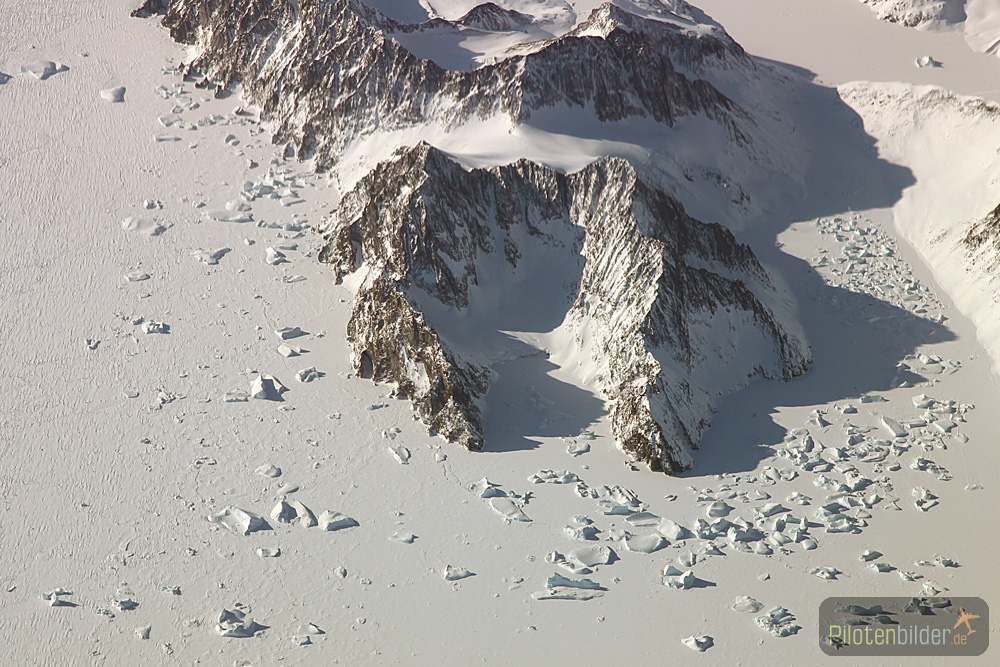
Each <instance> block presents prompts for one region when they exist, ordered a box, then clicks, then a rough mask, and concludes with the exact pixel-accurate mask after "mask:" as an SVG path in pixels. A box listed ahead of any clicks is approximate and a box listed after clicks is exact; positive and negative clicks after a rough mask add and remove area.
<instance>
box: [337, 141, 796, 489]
mask: <svg viewBox="0 0 1000 667" xmlns="http://www.w3.org/2000/svg"><path fill="white" fill-rule="evenodd" d="M320 259H321V261H324V262H328V263H330V264H331V265H332V267H333V269H334V272H335V274H336V276H337V278H338V279H341V278H343V277H345V276H347V275H352V274H355V273H356V272H358V273H359V274H360V276H362V278H361V280H360V285H359V287H358V291H357V298H356V300H355V303H354V309H353V312H352V315H351V320H350V323H349V325H348V337H349V340H350V344H351V347H352V351H353V363H354V366H355V368H356V369H357V370H358V372H359V373H361V372H363V373H366V374H367V373H371V374H372V376H373V377H374V378H375V379H377V380H384V381H391V382H395V383H398V385H399V387H400V389H401V391H402V392H404V393H405V394H406V395H407V396H409V398H410V399H411V400H412V401H413V402H414V404H415V405H416V406H417V408H418V412H419V414H420V415H421V417H422V418H423V419H424V421H425V422H426V423H428V424H430V425H432V426H433V427H434V428H436V429H437V430H438V432H440V433H442V434H443V435H446V436H447V437H449V438H451V439H453V440H457V441H459V442H462V443H463V444H465V445H466V446H469V447H472V448H480V447H481V446H482V444H483V440H482V423H481V413H482V409H483V401H484V398H485V397H486V394H487V390H488V387H489V378H490V364H491V363H493V362H494V361H497V359H498V357H499V359H500V360H501V361H502V360H503V355H502V354H501V355H498V356H494V357H492V358H491V356H490V354H489V353H483V352H482V351H481V350H479V349H476V341H474V340H471V339H470V338H477V339H481V340H486V341H489V337H490V335H491V334H492V335H494V336H497V334H498V332H501V331H512V330H519V329H520V330H524V329H527V330H532V331H537V330H539V329H548V326H546V325H542V326H540V327H539V326H535V327H532V325H533V324H541V323H537V322H526V321H525V318H524V316H523V314H522V313H521V312H514V311H505V309H504V308H503V307H502V304H503V303H505V301H504V299H505V298H507V299H510V300H511V301H513V302H515V303H518V304H520V306H521V309H522V310H527V311H532V310H538V309H536V308H534V306H533V304H532V303H531V301H532V298H533V296H534V295H533V294H531V292H537V291H538V290H544V287H543V286H542V284H543V282H544V277H545V276H546V271H547V268H548V267H555V268H554V275H553V276H552V277H553V279H556V278H560V279H563V280H567V283H566V285H565V288H566V291H565V293H562V294H560V293H558V292H554V293H553V294H554V297H553V298H550V299H549V300H548V301H547V302H546V305H547V310H548V311H549V317H548V318H546V319H547V322H548V325H549V326H551V324H552V323H555V324H557V327H556V328H557V329H559V331H560V332H561V337H560V340H562V341H575V345H576V346H577V347H578V349H577V350H576V351H574V354H576V355H577V356H582V357H585V358H587V359H588V360H589V366H590V368H591V369H592V373H591V374H592V379H591V382H592V384H593V385H594V386H595V388H596V389H597V390H598V391H600V393H601V394H602V395H603V396H604V397H605V398H606V399H608V400H609V402H610V403H611V406H612V407H611V419H612V429H613V434H614V437H615V439H616V442H617V443H618V445H619V446H620V447H621V448H622V449H623V450H625V451H626V452H628V453H629V454H631V455H632V456H634V457H636V458H638V459H640V460H643V461H645V462H647V463H648V464H649V465H650V466H651V468H653V469H655V470H665V471H669V472H673V471H679V470H683V469H686V468H688V467H690V466H691V465H692V463H693V458H692V451H693V450H694V449H695V448H696V447H697V445H698V442H699V440H700V436H701V432H702V430H703V429H704V428H705V427H706V426H707V425H708V423H709V420H710V416H711V413H712V411H713V409H714V403H715V400H716V399H717V397H718V396H719V395H721V394H724V393H727V392H729V391H732V390H733V389H735V388H737V387H739V386H741V385H743V384H746V382H748V381H749V378H750V377H753V376H756V375H764V376H766V377H774V378H783V379H788V378H791V377H792V376H795V375H798V374H800V373H801V372H803V371H804V370H805V368H806V366H807V364H808V361H809V352H808V349H807V347H806V346H805V344H804V343H803V342H802V341H799V340H797V339H795V338H794V337H793V336H791V335H789V334H788V332H787V331H785V329H784V328H783V326H782V325H781V324H780V323H779V322H778V321H777V320H776V318H775V316H774V314H773V313H772V312H771V311H770V310H769V309H768V308H767V307H766V306H765V305H764V304H763V302H762V300H761V299H759V298H758V296H757V294H758V293H761V292H764V291H769V290H771V289H772V288H771V285H770V281H769V279H768V277H767V275H766V273H765V272H764V270H763V269H762V268H761V266H760V264H759V263H758V262H757V260H756V259H755V258H754V256H753V253H752V252H751V251H750V249H749V248H747V247H746V246H743V245H740V244H739V243H737V242H736V240H735V239H734V238H733V236H732V234H731V233H730V232H729V231H727V230H726V229H725V228H723V227H721V226H719V225H712V224H704V223H701V222H699V221H697V220H694V219H692V218H690V217H689V216H687V215H686V214H685V213H684V211H683V209H682V208H681V206H680V204H678V203H677V201H676V200H674V199H672V198H671V197H670V196H668V195H667V194H665V193H664V192H662V191H660V190H658V189H656V188H655V187H652V186H650V185H648V184H647V183H645V182H643V180H642V179H641V178H640V177H639V176H638V174H637V173H636V172H635V170H634V169H633V168H632V167H630V166H629V165H628V163H627V162H625V161H622V160H618V159H605V160H602V161H600V162H597V163H595V164H593V165H591V166H589V167H587V168H586V169H583V170H582V171H580V172H577V173H575V174H572V175H569V176H566V175H562V174H559V173H557V172H554V171H552V170H550V169H547V168H544V167H540V166H538V165H536V164H533V163H531V162H528V161H526V160H522V161H519V162H517V163H515V164H512V165H508V166H503V167H497V168H494V169H489V170H481V169H474V170H472V171H466V170H465V169H463V168H462V167H461V166H459V165H458V164H457V163H455V162H452V161H451V160H450V159H448V157H447V156H445V155H444V154H443V153H441V152H440V151H437V150H436V149H433V148H431V147H429V146H427V145H422V146H418V147H416V148H413V149H410V150H406V151H403V152H401V153H400V154H399V155H397V156H396V157H395V158H394V159H392V160H390V161H387V162H384V163H382V164H380V165H379V166H378V167H377V168H376V169H374V170H373V171H372V172H371V173H370V174H368V175H367V176H366V177H365V178H363V179H362V180H361V181H360V182H359V183H358V185H357V186H356V187H355V189H354V190H353V191H351V192H350V193H348V194H347V195H346V196H345V197H344V200H343V201H342V203H341V206H340V209H339V210H338V211H337V212H336V213H335V214H334V216H333V218H332V219H331V220H330V221H329V222H328V231H327V243H326V245H325V247H324V248H323V250H322V252H321V254H320ZM485 267H489V268H485ZM497 267H499V268H497ZM566 267H576V270H575V271H571V270H570V271H568V270H566ZM487 273H488V274H489V282H487V280H486V278H487V276H486V274H487ZM498 277H501V278H502V279H498ZM539 278H542V279H543V280H538V279H539ZM519 286H521V287H519ZM519 289H520V290H523V293H521V292H518V291H517V290H519ZM512 290H513V291H514V292H513V293H512V292H511V291H512ZM500 293H504V294H500ZM480 303H481V304H488V306H487V307H481V306H480ZM496 304H501V307H499V308H497V307H496ZM559 309H561V311H560V312H558V313H557V316H556V317H552V315H553V313H552V312H551V311H553V310H559ZM487 312H488V313H490V314H489V315H488V316H483V315H482V314H483V313H487ZM470 321H471V322H472V323H473V324H474V326H471V327H469V328H467V329H463V327H462V326H458V325H457V324H456V323H457V322H465V323H466V324H468V323H469V322H470ZM542 333H551V332H547V331H543V332H542ZM719 373H721V374H722V376H725V377H726V378H739V379H737V380H735V381H730V380H723V379H721V378H720V375H719Z"/></svg>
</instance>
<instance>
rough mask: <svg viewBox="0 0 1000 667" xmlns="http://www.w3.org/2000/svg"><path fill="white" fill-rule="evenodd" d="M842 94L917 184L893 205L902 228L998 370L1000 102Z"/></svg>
mask: <svg viewBox="0 0 1000 667" xmlns="http://www.w3.org/2000/svg"><path fill="white" fill-rule="evenodd" d="M840 94H841V97H842V98H843V99H844V101H846V102H847V103H848V104H850V105H851V106H852V107H853V108H854V109H855V110H856V111H857V112H858V113H859V114H860V115H861V117H862V118H863V119H864V124H865V131H866V132H868V133H869V134H871V135H872V136H873V137H875V138H876V139H877V140H878V147H879V151H880V153H881V154H882V155H883V156H885V157H886V158H887V159H890V160H892V161H893V162H896V163H898V164H902V165H905V166H906V167H907V168H909V169H910V170H911V171H912V172H913V175H914V177H915V179H916V183H915V184H914V185H913V186H912V187H910V188H908V189H907V190H906V191H905V192H904V193H903V196H902V198H901V199H900V201H899V202H898V203H896V205H895V206H894V207H893V215H894V217H895V220H896V225H897V228H898V229H899V230H900V232H901V233H902V234H903V235H904V236H906V238H907V239H908V240H909V241H910V242H911V243H912V244H913V245H914V246H915V247H916V249H917V250H918V251H919V252H920V253H921V255H923V257H924V259H925V260H926V261H927V263H928V264H929V265H930V266H931V267H932V268H933V269H934V272H935V276H936V278H937V280H938V281H939V282H940V283H941V285H942V286H943V287H944V288H945V289H946V290H947V291H948V293H949V294H950V295H951V297H952V298H953V299H954V300H955V303H956V305H957V306H958V307H959V308H960V309H961V310H962V311H963V312H964V313H966V314H967V315H968V316H969V317H970V319H972V321H973V322H975V324H976V329H977V332H978V335H979V337H980V340H981V341H982V342H983V345H984V346H985V347H986V349H987V350H988V351H989V352H990V354H991V356H992V357H993V360H994V364H995V365H996V366H997V367H1000V316H998V304H1000V282H998V278H997V274H996V271H995V268H996V266H997V262H998V260H1000V254H998V247H997V244H996V240H997V228H996V224H995V216H994V212H995V208H996V206H997V203H1000V179H998V174H1000V155H998V154H997V150H996V147H997V146H998V145H1000V105H998V104H997V103H994V102H987V101H985V100H982V99H978V98H973V97H965V96H961V95H955V94H954V93H950V92H948V91H945V90H942V89H940V88H935V87H930V86H911V85H906V84H870V83H855V84H848V85H844V86H841V88H840Z"/></svg>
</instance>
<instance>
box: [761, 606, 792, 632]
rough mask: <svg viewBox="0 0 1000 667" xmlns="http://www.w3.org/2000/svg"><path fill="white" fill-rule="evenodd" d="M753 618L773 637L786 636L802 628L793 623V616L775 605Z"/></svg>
mask: <svg viewBox="0 0 1000 667" xmlns="http://www.w3.org/2000/svg"><path fill="white" fill-rule="evenodd" d="M754 620H755V621H756V622H757V625H759V626H760V627H761V628H762V629H764V630H766V631H767V632H770V633H771V634H772V635H774V636H775V637H788V636H790V635H794V634H796V633H797V632H798V631H799V630H801V629H802V628H801V627H799V626H798V625H797V624H796V623H795V616H793V615H792V614H791V612H789V611H788V610H787V609H785V608H784V607H775V608H774V609H772V610H771V611H769V612H767V613H766V614H763V615H762V616H758V617H757V618H756V619H754Z"/></svg>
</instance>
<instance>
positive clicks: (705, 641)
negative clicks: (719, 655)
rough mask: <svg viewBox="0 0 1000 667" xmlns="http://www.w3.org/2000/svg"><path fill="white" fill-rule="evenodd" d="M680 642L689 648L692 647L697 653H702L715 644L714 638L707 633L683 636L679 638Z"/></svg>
mask: <svg viewBox="0 0 1000 667" xmlns="http://www.w3.org/2000/svg"><path fill="white" fill-rule="evenodd" d="M681 643H682V644H684V645H685V646H687V647H688V648H690V649H694V650H695V651H698V652H699V653H704V652H705V651H707V650H708V649H710V648H712V647H713V646H715V640H714V639H713V638H712V637H710V636H708V635H694V636H691V637H685V638H684V639H682V640H681Z"/></svg>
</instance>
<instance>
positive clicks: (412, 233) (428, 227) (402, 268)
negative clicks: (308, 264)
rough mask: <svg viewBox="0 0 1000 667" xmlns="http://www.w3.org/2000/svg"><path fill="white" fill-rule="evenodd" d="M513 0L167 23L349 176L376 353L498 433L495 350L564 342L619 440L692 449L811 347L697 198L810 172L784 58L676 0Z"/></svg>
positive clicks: (353, 332) (658, 465) (461, 433)
mask: <svg viewBox="0 0 1000 667" xmlns="http://www.w3.org/2000/svg"><path fill="white" fill-rule="evenodd" d="M502 5H503V6H501V5H500V4H494V3H487V4H482V5H478V6H473V7H466V6H463V5H462V3H455V4H454V5H453V6H450V7H448V8H447V9H448V11H441V10H442V9H443V8H442V7H438V6H437V5H436V4H435V8H436V9H435V12H434V15H432V14H430V13H428V15H427V18H426V20H420V21H416V20H413V19H415V18H420V16H419V14H420V13H419V12H418V11H416V10H415V9H413V8H412V7H411V8H410V10H412V11H400V10H399V8H398V7H396V8H393V7H390V6H388V5H384V3H383V4H380V5H379V6H380V7H382V8H384V9H386V11H387V12H392V13H394V14H395V15H396V17H399V18H395V17H390V16H387V15H386V14H385V13H383V12H381V11H379V10H378V9H374V8H372V7H369V6H368V5H366V4H363V3H362V2H360V1H359V0H329V1H325V2H309V3H298V2H274V3H258V2H249V1H247V0H227V1H223V2H219V3H215V4H213V5H210V6H205V5H202V4H200V3H197V2H192V1H190V0H176V1H174V2H170V3H169V4H168V6H167V7H166V11H165V16H164V18H163V23H164V25H166V26H167V27H169V29H170V31H171V35H172V36H173V37H174V38H175V39H177V40H178V41H181V42H184V43H187V44H191V45H192V46H193V47H194V50H193V54H192V55H193V57H192V59H191V61H190V62H189V63H188V65H187V72H188V73H189V74H192V75H195V76H202V75H204V76H206V77H207V80H210V81H211V84H212V85H219V86H223V87H226V86H229V85H230V84H231V83H234V82H240V83H241V84H242V86H243V94H244V96H245V97H246V98H247V99H248V100H250V101H251V102H253V103H255V104H256V105H258V106H259V107H260V109H261V118H262V120H263V121H264V122H265V123H267V124H269V126H270V127H271V128H273V130H274V132H275V141H276V142H279V143H283V142H290V143H292V144H294V147H295V151H296V154H297V155H298V156H299V157H300V158H306V159H307V158H313V159H314V164H315V166H316V167H317V168H318V169H321V170H328V171H329V172H330V173H331V174H332V177H333V179H334V180H335V181H336V182H337V183H338V184H339V185H340V186H341V188H342V189H343V192H344V193H345V194H344V200H343V203H342V205H341V207H340V209H339V210H338V211H337V212H336V213H335V214H334V215H333V217H332V218H331V219H330V220H329V221H328V222H327V223H326V228H327V231H328V234H329V239H330V240H329V243H328V245H327V246H326V248H325V249H324V252H323V253H322V258H323V259H324V260H326V261H329V262H331V263H333V264H334V265H335V267H336V271H337V274H338V276H339V277H344V276H347V275H349V274H356V278H354V279H353V280H354V282H353V283H351V284H353V285H356V287H357V298H356V302H355V307H354V313H353V317H352V319H351V323H350V325H349V331H348V335H349V338H350V340H351V343H352V346H353V356H354V365H355V367H356V369H357V370H359V371H363V374H370V375H371V376H372V377H374V378H376V379H379V380H390V381H392V382H396V383H399V385H400V390H401V391H402V392H403V393H405V394H406V395H408V396H409V397H410V398H411V399H412V400H413V401H414V403H415V405H416V406H417V407H418V408H419V412H420V414H421V416H422V418H423V419H424V420H425V421H426V422H427V423H428V424H430V425H431V426H433V427H434V428H435V429H436V430H437V432H439V433H441V434H443V435H445V436H446V437H448V438H450V439H454V440H457V441H459V442H461V443H463V444H465V445H466V446H468V447H470V448H476V449H478V448H480V447H482V446H483V437H482V411H483V410H484V409H487V408H488V401H487V402H485V403H484V399H485V397H486V394H487V392H488V388H489V379H490V376H491V372H492V371H491V368H492V367H493V366H495V365H496V364H498V363H502V362H503V361H505V360H509V359H511V358H517V357H519V356H526V355H532V354H538V353H539V352H540V351H545V352H547V353H548V354H550V355H551V358H552V360H553V361H554V362H555V363H557V364H558V365H559V366H561V367H563V368H566V369H568V370H569V371H570V372H571V373H572V374H573V376H574V377H576V378H577V379H578V380H579V381H580V382H581V383H583V384H584V385H585V386H587V387H588V388H589V389H590V390H592V391H593V392H595V393H599V394H600V395H602V396H603V397H604V398H606V399H608V400H610V401H611V402H612V406H613V407H612V408H611V409H612V422H613V427H614V432H615V433H614V434H615V438H616V442H617V444H618V446H619V447H620V448H622V449H624V450H625V451H627V452H628V453H630V454H631V455H633V456H635V457H637V458H639V459H641V460H643V461H645V462H647V463H649V464H650V466H651V467H653V468H654V469H657V470H666V471H677V470H682V469H686V468H689V467H690V466H691V465H692V464H693V457H692V454H691V452H692V450H693V449H694V448H696V447H697V445H698V442H699V441H700V437H701V433H702V431H703V430H704V428H705V427H706V426H707V425H708V423H709V422H710V415H711V413H712V411H713V410H714V406H715V403H716V401H717V399H718V397H720V396H722V395H725V394H727V393H729V392H730V391H732V390H734V389H736V388H738V387H741V386H743V385H745V384H746V382H747V381H748V378H751V377H754V376H756V375H764V376H766V377H777V378H784V379H788V378H790V377H792V376H794V375H797V374H799V373H801V372H803V371H804V370H805V368H806V366H807V365H808V362H809V358H810V354H809V351H808V346H807V345H806V343H805V341H804V337H803V336H802V335H801V333H793V332H799V331H800V327H799V326H798V324H797V323H795V322H794V320H793V319H792V318H791V317H790V315H789V312H788V310H789V309H788V308H785V307H780V308H778V309H777V310H774V309H773V308H772V306H773V305H774V304H777V303H779V302H781V299H780V298H779V297H778V295H777V293H776V291H775V290H774V288H773V286H772V284H771V281H770V279H769V278H768V276H767V275H766V273H765V272H764V270H763V269H762V268H761V266H760V265H759V263H758V262H757V260H756V259H755V258H754V256H753V254H752V252H751V251H750V250H749V248H747V247H745V246H741V245H740V244H738V243H737V242H736V241H735V240H734V238H733V237H732V235H731V233H729V232H728V231H727V230H726V229H725V228H723V227H720V226H718V225H707V224H704V223H702V222H699V221H698V220H695V219H694V218H692V217H689V216H688V214H687V213H685V202H689V203H691V204H692V205H693V206H694V207H695V209H696V211H695V213H696V215H698V217H701V218H703V219H704V218H707V219H708V220H709V221H711V222H715V221H723V222H728V223H730V224H734V223H737V222H738V220H739V219H740V218H741V217H742V216H745V215H746V214H748V213H749V212H751V211H756V212H759V210H760V207H761V205H762V202H764V203H765V204H766V196H765V197H764V198H763V200H762V202H758V201H753V200H752V199H751V197H750V196H749V195H748V194H747V190H750V191H755V192H761V193H769V192H770V191H777V190H782V189H791V190H794V188H795V179H796V176H797V175H796V173H795V172H796V160H797V159H798V158H797V155H798V154H799V153H801V152H802V151H801V150H800V149H799V148H798V147H797V142H796V140H795V138H794V137H792V136H791V134H792V132H793V130H792V129H791V128H789V127H788V124H787V123H785V122H784V121H783V119H782V116H781V113H782V112H781V110H780V108H779V107H778V106H777V105H775V103H774V100H775V96H774V95H773V94H772V93H769V92H768V91H769V90H772V91H773V89H774V86H776V85H780V84H781V82H782V77H781V75H779V74H777V73H776V72H775V71H773V70H771V69H770V68H768V67H766V66H762V65H759V64H758V63H757V62H756V61H755V60H753V59H751V58H750V57H749V56H747V54H746V53H745V52H744V51H743V49H742V48H741V47H740V46H739V45H738V44H736V42H735V41H733V40H732V39H731V38H730V37H729V36H728V35H727V34H726V32H725V31H724V30H723V29H722V28H721V27H720V26H719V25H718V24H716V23H715V22H714V21H712V20H711V19H709V18H708V17H707V16H705V15H704V14H703V13H702V12H700V11H699V10H697V9H695V8H693V7H691V6H690V5H687V4H686V3H684V2H682V1H680V0H670V1H666V2H650V1H647V0H642V1H639V0H636V1H627V0H614V1H613V2H607V3H604V4H601V5H599V6H594V5H595V3H576V4H575V5H574V4H570V5H565V6H563V5H559V6H558V7H556V6H555V5H553V4H551V3H513V4H509V3H502ZM146 9H147V10H148V11H151V10H154V9H156V7H155V6H153V5H151V6H148V7H146ZM557 10H558V11H557ZM584 10H586V13H584ZM449 16H452V17H453V18H448V17H449ZM401 18H405V19H408V20H407V21H403V20H400V19H401ZM779 144H780V145H781V149H780V150H779V149H778V146H779ZM430 146H434V147H435V148H431V147H430ZM484 149H485V151H487V152H486V153H485V154H484ZM491 150H492V152H489V151H491ZM442 151H443V152H442ZM797 151H798V152H797ZM449 156H450V158H452V159H449ZM529 160H530V161H529ZM501 165H509V166H501ZM474 167H480V169H475V168H474ZM470 168H472V171H468V169H470ZM565 172H575V173H573V174H572V175H571V176H568V177H567V176H565V175H564V173H565ZM762 184H766V185H762ZM744 185H746V189H744ZM784 185H788V186H789V187H788V188H783V186H784ZM542 284H544V285H551V286H552V289H543V290H539V289H538V285H542ZM527 304H531V305H527ZM776 313H780V314H776ZM533 317H534V319H533ZM484 331H488V332H490V333H489V335H487V334H484V333H483V332H484Z"/></svg>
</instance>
